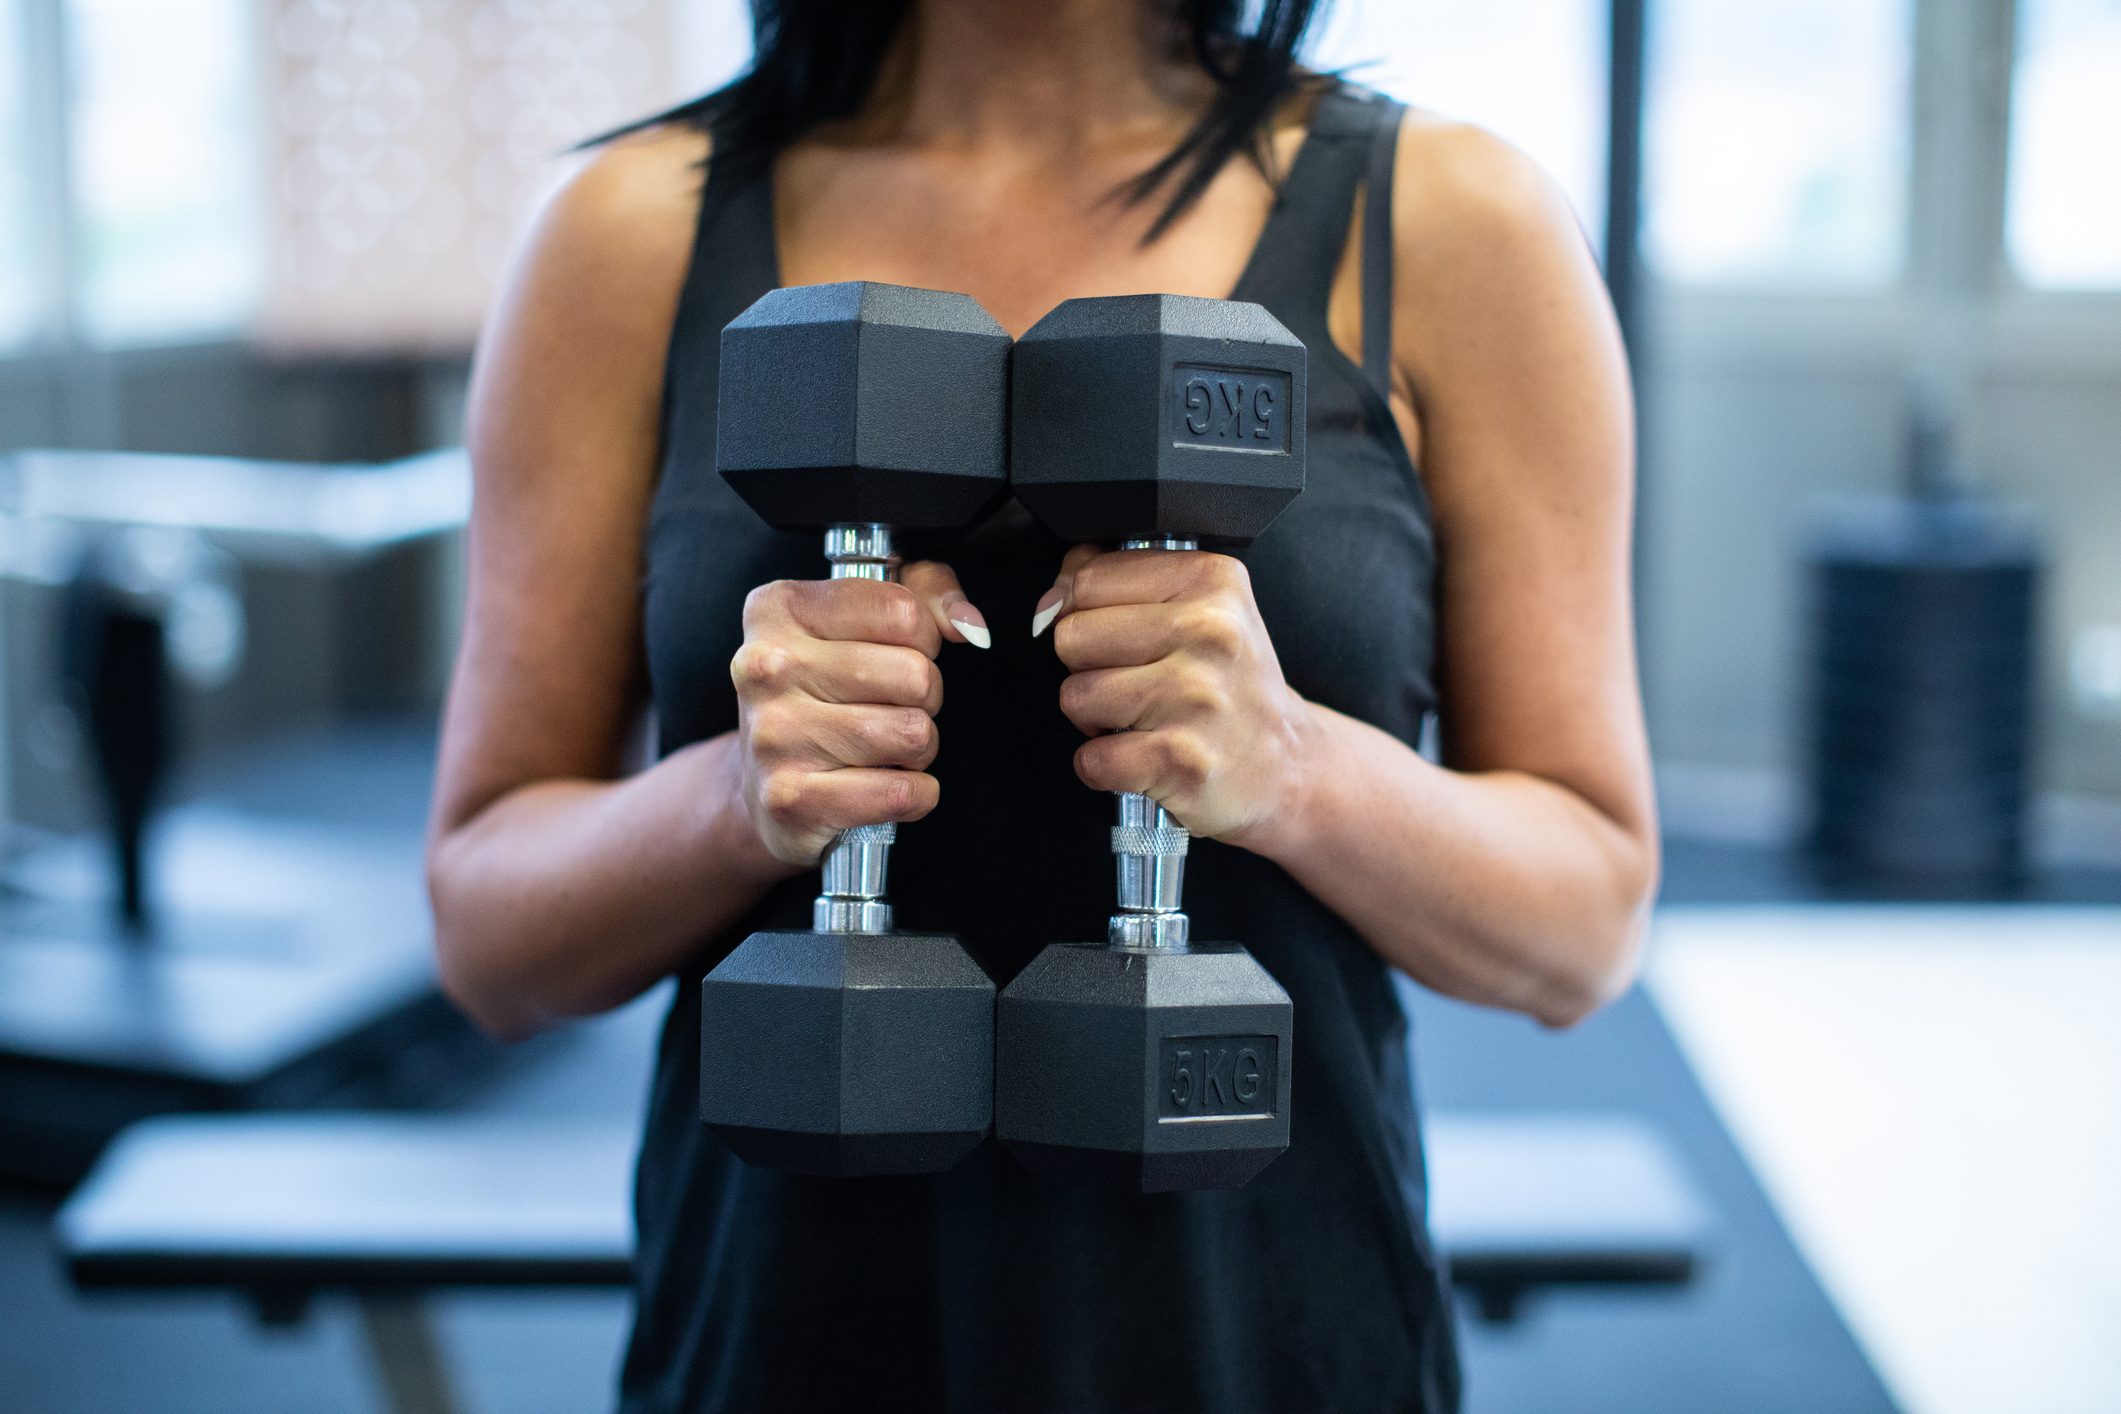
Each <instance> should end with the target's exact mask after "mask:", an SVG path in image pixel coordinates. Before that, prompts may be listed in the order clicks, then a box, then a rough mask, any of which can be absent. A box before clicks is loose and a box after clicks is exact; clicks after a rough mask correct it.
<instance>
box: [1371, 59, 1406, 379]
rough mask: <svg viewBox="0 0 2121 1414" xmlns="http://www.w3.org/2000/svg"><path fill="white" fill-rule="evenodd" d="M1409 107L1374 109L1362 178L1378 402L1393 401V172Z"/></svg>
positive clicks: (1382, 102) (1380, 102)
mask: <svg viewBox="0 0 2121 1414" xmlns="http://www.w3.org/2000/svg"><path fill="white" fill-rule="evenodd" d="M1406 111H1407V109H1406V105H1405V104H1403V103H1395V102H1394V101H1392V100H1391V99H1389V98H1385V97H1382V96H1379V97H1378V99H1377V100H1376V101H1375V102H1374V103H1373V104H1372V105H1371V112H1370V124H1369V126H1370V130H1369V132H1368V134H1367V135H1366V141H1365V144H1364V145H1365V147H1366V148H1367V149H1368V154H1367V161H1366V162H1365V168H1366V170H1365V173H1364V177H1363V188H1364V193H1365V194H1364V196H1363V207H1362V209H1363V220H1362V372H1363V376H1364V377H1365V378H1367V379H1369V380H1370V385H1371V386H1372V387H1374V388H1376V389H1377V393H1378V396H1379V397H1382V398H1384V399H1385V400H1386V402H1387V403H1389V402H1390V401H1391V397H1392V172H1393V168H1394V167H1395V166H1396V165H1397V159H1398V156H1399V126H1400V119H1401V117H1402V116H1404V114H1405V113H1406Z"/></svg>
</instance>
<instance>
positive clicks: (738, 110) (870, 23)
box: [583, 0, 1327, 241]
mask: <svg viewBox="0 0 2121 1414" xmlns="http://www.w3.org/2000/svg"><path fill="white" fill-rule="evenodd" d="M1147 3H1159V4H1164V5H1167V6H1169V7H1170V9H1171V11H1172V16H1171V17H1172V19H1173V20H1174V21H1175V22H1176V24H1177V27H1178V32H1179V34H1180V35H1181V36H1182V37H1183V40H1184V42H1185V46H1186V52H1187V53H1188V54H1189V55H1190V56H1191V58H1192V59H1193V60H1194V62H1196V63H1198V64H1199V65H1200V67H1201V69H1202V70H1203V71H1204V72H1205V73H1206V74H1207V75H1208V76H1209V78H1210V79H1212V80H1213V81H1214V85H1215V87H1214V96H1213V97H1212V98H1211V99H1210V100H1209V103H1208V106H1207V108H1206V110H1205V111H1203V112H1202V114H1201V115H1200V117H1199V118H1198V119H1197V120H1196V121H1195V122H1194V124H1193V126H1192V128H1190V129H1189V130H1188V131H1187V132H1186V134H1185V136H1184V137H1182V138H1180V139H1179V141H1178V142H1177V143H1176V144H1175V145H1174V146H1173V147H1172V148H1171V150H1170V151H1169V152H1166V153H1165V154H1164V155H1163V156H1162V157H1161V158H1159V159H1158V160H1157V161H1156V162H1155V163H1154V164H1152V165H1151V166H1150V167H1148V168H1147V169H1146V170H1144V171H1143V172H1141V173H1140V174H1139V175H1137V176H1135V177H1134V178H1132V179H1131V180H1129V181H1127V182H1125V183H1123V184H1122V185H1121V187H1120V189H1119V190H1118V191H1117V192H1116V193H1114V195H1115V196H1117V197H1118V198H1119V199H1121V200H1123V201H1126V202H1127V203H1129V204H1137V203H1141V202H1146V201H1149V200H1151V199H1153V198H1154V197H1155V196H1156V195H1157V194H1158V193H1160V192H1161V193H1164V194H1165V195H1164V205H1163V208H1162V209H1161V210H1160V211H1159V212H1158V213H1157V217H1156V220H1155V222H1154V223H1153V224H1152V225H1151V226H1150V228H1149V231H1148V234H1147V235H1146V236H1145V237H1144V240H1145V241H1153V240H1155V239H1156V238H1157V237H1158V236H1160V235H1162V234H1163V233H1164V231H1165V230H1166V229H1167V228H1168V227H1169V226H1170V225H1171V223H1172V222H1173V221H1175V220H1177V219H1178V218H1179V217H1180V216H1182V215H1184V214H1185V212H1186V210H1187V209H1188V208H1189V207H1191V206H1192V205H1193V203H1194V202H1196V201H1198V200H1199V199H1200V195H1201V193H1202V192H1204V191H1206V190H1207V188H1208V184H1209V183H1210V182H1212V181H1213V180H1214V179H1215V176H1216V174H1217V173H1218V172H1220V171H1221V170H1222V169H1223V165H1224V164H1225V163H1226V162H1228V161H1229V160H1230V159H1231V158H1232V157H1236V156H1243V157H1244V158H1246V159H1247V160H1249V161H1251V162H1252V163H1254V164H1255V165H1256V166H1257V167H1258V168H1259V169H1260V171H1261V172H1262V173H1264V174H1265V175H1266V176H1267V178H1268V179H1269V180H1270V181H1278V179H1279V174H1278V173H1276V172H1275V170H1274V167H1273V163H1272V160H1271V148H1270V145H1269V141H1268V139H1269V130H1270V125H1271V124H1272V122H1273V119H1274V116H1275V114H1276V113H1277V112H1278V111H1279V110H1280V108H1281V106H1282V104H1283V103H1284V102H1286V101H1287V100H1288V99H1289V98H1290V97H1291V96H1293V95H1294V94H1296V93H1297V92H1298V91H1300V90H1301V89H1302V88H1303V87H1305V86H1306V85H1309V84H1312V83H1316V82H1319V81H1320V79H1319V76H1317V75H1313V74H1308V73H1306V72H1305V71H1304V70H1302V69H1301V68H1300V67H1299V66H1298V64H1297V60H1296V55H1297V49H1298V47H1299V46H1300V45H1301V44H1302V42H1303V38H1304V34H1305V32H1306V31H1307V30H1309V28H1310V27H1311V24H1312V23H1313V21H1314V20H1315V19H1316V18H1317V17H1318V13H1319V12H1320V11H1321V10H1322V9H1323V8H1324V5H1325V3H1327V0H1252V3H1251V4H1247V3H1246V0H1147ZM910 6H911V0H751V30H752V38H753V54H754V57H753V60H752V64H751V67H750V68H749V69H748V70H746V71H745V72H744V73H743V74H742V75H741V76H739V77H738V78H737V79H735V80H734V81H733V82H731V83H729V84H728V85H727V86H725V87H723V88H719V89H717V90H715V91H714V92H713V93H710V94H707V95H706V96H704V97H701V98H696V99H694V100H692V101H691V102H689V103H684V104H680V105H679V106H677V107H675V108H672V109H669V110H667V111H665V112H661V113H657V114H655V115H653V116H651V117H648V118H643V119H641V120H640V121H639V122H635V123H629V124H627V125H626V126H625V127H622V128H618V129H615V130H613V131H611V132H608V133H604V134H602V135H600V136H598V137H595V138H592V139H590V140H589V142H587V143H585V144H583V145H584V146H594V145H595V144H598V143H602V142H607V141H609V140H610V139H612V138H615V137H620V136H623V135H624V134H626V133H630V132H637V131H639V130H640V129H643V128H648V127H653V126H656V125H658V124H662V123H672V122H682V123H690V124H694V125H696V126H700V127H703V128H706V129H708V130H710V131H711V132H712V133H713V134H714V143H715V146H714V159H713V160H714V162H715V164H716V166H717V167H720V168H722V169H723V170H725V171H735V172H737V173H739V174H752V173H756V172H757V171H759V170H761V169H763V168H764V167H766V166H767V165H769V164H770V163H771V162H772V161H773V158H774V156H775V155H776V154H778V153H779V152H780V151H781V150H782V149H783V148H786V147H787V146H788V145H789V144H791V143H793V142H796V141H798V140H800V139H801V138H803V137H804V136H805V135H807V134H809V133H811V132H814V131H816V130H817V129H819V128H821V127H824V126H826V125H828V124H831V123H836V122H840V121H843V120H845V119H848V118H852V117H854V116H855V115H856V114H857V113H859V112H860V111H861V108H862V105H863V104H865V103H867V102H868V101H869V98H870V95H871V94H872V93H873V92H874V90H875V88H876V82H877V76H878V73H879V71H880V70H881V69H882V67H883V62H884V57H885V54H886V53H887V52H888V50H889V49H890V46H891V42H892V40H893V39H894V38H895V37H896V36H897V34H898V32H899V29H900V27H901V26H902V25H903V24H904V23H905V20H906V14H907V11H908V9H909V8H910ZM1255 7H1256V10H1257V15H1256V18H1255V19H1254V22H1253V24H1252V25H1251V26H1250V27H1249V28H1248V27H1247V26H1246V24H1245V18H1246V11H1247V10H1249V9H1254V8H1255Z"/></svg>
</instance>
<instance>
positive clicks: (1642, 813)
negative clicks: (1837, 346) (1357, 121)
mask: <svg viewBox="0 0 2121 1414" xmlns="http://www.w3.org/2000/svg"><path fill="white" fill-rule="evenodd" d="M1395 191H1396V196H1395V200H1394V211H1393V220H1394V248H1395V257H1396V265H1397V269H1398V271H1399V274H1398V277H1397V278H1396V280H1395V309H1394V317H1395V328H1394V341H1393V343H1394V348H1395V350H1396V351H1397V353H1398V358H1397V371H1398V373H1399V375H1400V376H1401V378H1402V379H1403V380H1404V382H1405V384H1407V385H1409V386H1410V389H1411V392H1412V395H1413V397H1414V400H1415V405H1416V407H1417V409H1418V411H1419V416H1420V422H1421V441H1422V450H1423V470H1424V480H1425V482H1426V484H1427V486H1428V489H1429V492H1430V497H1431V500H1432V503H1433V506H1434V511H1435V518H1436V524H1437V534H1438V542H1439V547H1440V554H1441V567H1442V581H1441V591H1440V592H1441V601H1442V602H1441V610H1442V623H1443V635H1442V656H1441V664H1442V675H1443V680H1444V684H1445V697H1444V710H1443V723H1442V724H1443V729H1444V732H1443V739H1444V746H1445V750H1446V752H1447V753H1448V755H1449V758H1450V762H1451V764H1452V765H1453V766H1454V767H1457V768H1460V769H1465V770H1473V771H1489V770H1514V771H1523V772H1528V773H1530V774H1533V775H1537V776H1540V777H1543V778H1545V779H1549V780H1552V781H1555V782H1557V783H1559V784H1561V785H1564V786H1566V787H1568V788H1569V789H1571V790H1573V791H1574V792H1576V793H1577V794H1578V795H1580V796H1582V797H1583V798H1584V799H1586V800H1587V801H1589V802H1590V803H1591V804H1592V805H1593V806H1595V807H1596V808H1597V809H1598V810H1599V811H1600V812H1601V813H1603V814H1604V815H1606V816H1607V817H1608V818H1610V819H1611V820H1613V821H1615V822H1616V823H1618V824H1619V825H1621V826H1622V828H1623V829H1624V830H1625V831H1626V832H1627V834H1628V835H1630V836H1632V837H1635V838H1637V839H1640V840H1642V841H1644V842H1645V843H1647V842H1648V841H1649V838H1650V836H1651V835H1652V833H1653V807H1652V804H1651V799H1650V785H1649V766H1648V749H1647V745H1646V743H1645V741H1644V737H1643V729H1642V720H1641V702H1640V697H1639V693H1638V689H1637V684H1636V664H1635V652H1634V634H1633V613H1632V596H1631V589H1630V569H1629V557H1630V539H1631V532H1632V525H1633V518H1634V507H1633V498H1634V431H1633V406H1632V400H1631V395H1630V390H1629V382H1628V370H1627V360H1626V356H1625V354H1624V352H1623V350H1622V347H1621V343H1620V337H1619V331H1618V329H1617V327H1616V325H1615V321H1614V319H1613V314H1612V308H1611V305H1610V303H1609V301H1608V300H1607V297H1606V293H1605V288H1604V285H1603V283H1602V281H1601V279H1600V277H1599V272H1598V269H1597V266H1596V264H1595V263H1594V261H1593V259H1592V257H1591V253H1590V250H1589V249H1588V246H1587V244H1586V242H1585V241H1584V238H1583V235H1582V232H1581V230H1580V228H1579V227H1578V226H1577V224H1576V220H1575V217H1574V215H1573V214H1572V213H1571V211H1570V209H1569V207H1568V203H1567V202H1566V200H1565V199H1564V198H1563V197H1562V196H1561V194H1560V192H1559V191H1558V190H1557V189H1556V187H1555V186H1554V184H1553V183H1552V182H1551V181H1550V180H1549V179H1548V178H1547V177H1546V175H1545V174H1544V173H1543V172H1541V171H1540V170H1539V169H1538V167H1537V166H1535V165H1534V164H1533V163H1532V162H1531V161H1530V159H1528V158H1526V157H1525V156H1523V155H1522V154H1521V153H1519V152H1517V151H1516V150H1515V149H1513V148H1511V147H1509V146H1508V145H1507V144H1505V143H1503V142H1501V141H1500V140H1499V139H1496V138H1494V137H1491V136H1490V135H1488V134H1486V133H1484V132H1481V131H1480V130H1479V129H1476V128H1469V127H1464V126H1461V125H1451V124H1443V123H1440V122H1438V121H1437V120H1435V119H1433V118H1428V117H1424V116H1413V117H1410V118H1409V120H1408V123H1407V126H1406V128H1405V129H1404V130H1403V133H1402V139H1401V142H1400V152H1399V164H1398V168H1397V176H1396V187H1395Z"/></svg>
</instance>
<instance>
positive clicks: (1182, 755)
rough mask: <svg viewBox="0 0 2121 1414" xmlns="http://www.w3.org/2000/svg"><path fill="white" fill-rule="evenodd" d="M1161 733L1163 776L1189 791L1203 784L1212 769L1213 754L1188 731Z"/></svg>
mask: <svg viewBox="0 0 2121 1414" xmlns="http://www.w3.org/2000/svg"><path fill="white" fill-rule="evenodd" d="M1162 735H1163V737H1164V740H1163V743H1162V747H1163V766H1164V776H1165V778H1166V779H1167V780H1168V781H1170V783H1171V784H1172V785H1174V786H1176V787H1178V788H1179V789H1180V790H1183V791H1186V792H1189V793H1190V792H1193V791H1197V790H1199V789H1201V788H1202V787H1203V786H1205V785H1206V784H1207V783H1208V777H1209V775H1210V774H1211V773H1212V772H1213V770H1214V756H1213V754H1212V753H1211V752H1210V751H1209V750H1208V749H1207V746H1206V745H1205V744H1204V743H1203V742H1201V741H1200V740H1199V739H1198V738H1197V737H1195V736H1193V735H1192V734H1191V733H1190V732H1165V733H1163V734H1162Z"/></svg>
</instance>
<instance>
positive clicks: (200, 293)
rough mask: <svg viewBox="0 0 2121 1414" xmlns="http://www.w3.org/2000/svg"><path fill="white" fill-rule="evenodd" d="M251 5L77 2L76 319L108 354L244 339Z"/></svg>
mask: <svg viewBox="0 0 2121 1414" xmlns="http://www.w3.org/2000/svg"><path fill="white" fill-rule="evenodd" d="M252 22H253V21H252V14H251V6H250V4H249V3H247V0H71V3H70V4H69V6H68V31H69V38H70V41H71V45H72V55H73V73H72V80H73V87H72V103H73V134H72V138H73V164H74V183H75V191H76V193H77V197H78V200H79V203H80V230H79V233H78V239H79V258H80V260H81V271H80V276H81V291H80V296H81V311H82V317H83V320H84V323H85V325H86V332H87V334H88V336H89V337H90V338H91V339H92V340H94V341H96V342H99V343H106V344H111V343H121V344H122V343H153V342H162V341H167V340H173V339H180V338H186V337H196V336H200V335H207V334H214V333H224V332H228V331H232V330H234V329H236V328H238V327H239V326H240V325H241V324H242V323H243V321H244V319H245V316H246V315H247V314H248V312H249V310H250V307H251V303H252V300H253V297H254V295H255V292H256V286H257V282H258V278H259V270H260V265H261V253H260V250H259V244H260V242H259V232H258V227H259V222H258V219H257V211H258V191H257V170H258V157H257V153H256V150H255V147H254V136H255V133H256V131H257V125H256V123H255V121H254V119H253V115H252V111H251V109H252V102H251V100H252V85H253V82H254V78H253V70H252V65H251V55H252V45H251V27H252Z"/></svg>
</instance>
